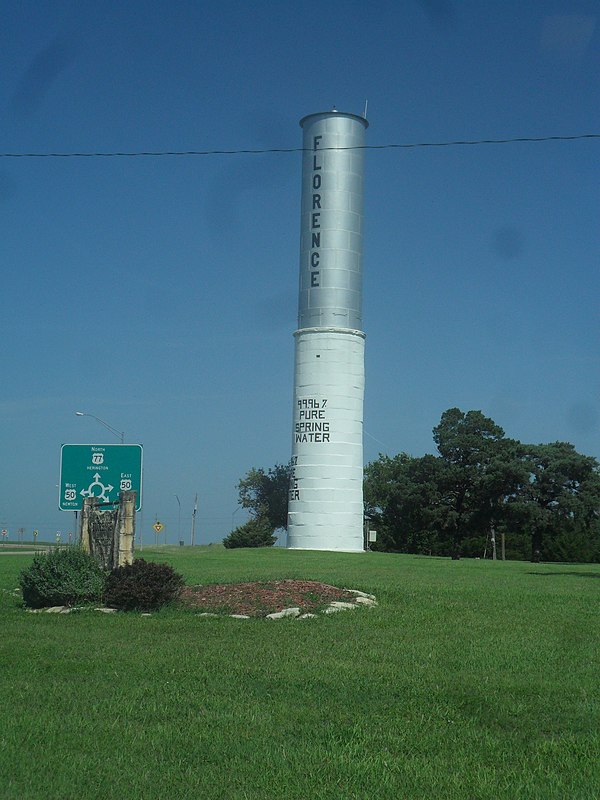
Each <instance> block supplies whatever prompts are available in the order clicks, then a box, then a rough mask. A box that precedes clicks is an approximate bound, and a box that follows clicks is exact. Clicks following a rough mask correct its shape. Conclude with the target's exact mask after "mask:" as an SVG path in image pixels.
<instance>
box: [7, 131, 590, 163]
mask: <svg viewBox="0 0 600 800" xmlns="http://www.w3.org/2000/svg"><path fill="white" fill-rule="evenodd" d="M581 139H600V133H580V134H576V135H574V136H518V137H514V138H511V139H471V140H469V139H462V140H461V139H458V140H455V141H451V142H411V143H399V144H367V145H362V146H359V147H323V148H321V149H322V150H409V149H415V148H419V147H464V146H474V145H486V144H515V143H523V142H525V143H537V142H573V141H577V140H581ZM303 152H305V148H302V147H267V148H263V149H256V150H251V149H245V150H140V151H134V152H119V151H115V152H93V153H75V152H69V153H0V158H143V157H153V158H157V157H162V156H234V155H264V154H267V153H303ZM306 152H312V151H308V150H307V151H306Z"/></svg>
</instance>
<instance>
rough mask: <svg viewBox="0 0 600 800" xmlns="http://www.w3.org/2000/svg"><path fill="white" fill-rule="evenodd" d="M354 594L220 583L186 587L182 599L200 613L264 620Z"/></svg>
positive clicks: (313, 584)
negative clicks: (294, 609)
mask: <svg viewBox="0 0 600 800" xmlns="http://www.w3.org/2000/svg"><path fill="white" fill-rule="evenodd" d="M355 599H356V598H355V596H354V595H353V594H352V592H347V591H344V590H343V589H338V588H337V587H336V586H329V585H328V584H326V583H319V582H318V581H294V580H283V581H266V582H255V583H221V584H216V585H214V586H186V587H185V588H184V589H183V590H182V592H181V595H180V600H181V601H182V602H183V603H184V604H185V605H187V606H191V607H193V608H197V609H198V610H199V611H208V612H212V613H215V614H246V615H247V616H249V617H265V616H266V615H267V614H271V613H273V612H274V611H282V610H283V609H284V608H292V607H294V606H297V607H299V608H300V609H301V610H302V611H303V612H308V611H318V610H320V609H322V608H324V607H326V606H327V605H329V603H331V601H332V600H345V601H351V600H355Z"/></svg>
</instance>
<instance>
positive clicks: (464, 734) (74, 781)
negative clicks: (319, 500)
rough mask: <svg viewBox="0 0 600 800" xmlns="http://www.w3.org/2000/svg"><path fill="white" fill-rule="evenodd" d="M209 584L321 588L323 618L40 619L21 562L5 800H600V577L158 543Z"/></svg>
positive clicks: (150, 553) (10, 617)
mask: <svg viewBox="0 0 600 800" xmlns="http://www.w3.org/2000/svg"><path fill="white" fill-rule="evenodd" d="M143 555H144V557H146V558H153V559H156V560H162V561H168V562H169V563H171V564H173V566H174V567H175V568H176V569H178V570H179V571H180V572H182V573H183V574H184V576H185V578H186V582H187V583H189V584H195V583H216V582H237V581H250V580H262V579H275V578H305V579H311V580H319V581H325V582H327V583H332V584H335V585H337V586H342V587H350V588H355V589H363V590H365V591H367V592H372V593H374V594H375V595H377V599H378V601H379V607H378V608H377V609H375V610H368V609H364V610H360V611H351V612H346V613H340V614H334V615H332V616H329V617H319V618H317V619H312V620H304V621H297V620H282V621H277V622H272V621H269V620H235V619H230V618H218V619H215V618H199V617H197V616H195V615H194V614H193V613H192V612H189V611H176V610H165V611H162V612H160V613H157V614H154V615H152V616H150V617H142V616H140V615H137V614H112V615H104V614H100V613H98V612H82V613H79V614H70V615H62V616H61V615H51V614H28V613H25V612H24V611H23V610H22V609H21V608H20V606H19V599H18V597H15V596H14V595H12V594H10V590H12V589H13V588H15V587H16V586H17V579H18V574H19V571H20V569H22V568H23V567H24V566H26V564H28V563H29V561H30V556H28V555H15V556H11V555H5V556H2V557H0V588H1V589H4V590H9V591H4V592H2V593H0V659H1V663H0V669H1V671H0V678H1V687H2V691H1V699H2V702H1V706H0V798H1V799H2V800H40V799H41V798H43V800H55V799H56V800H58V799H59V798H60V800H70V798H74V799H76V800H88V799H89V798H102V800H113V798H114V800H117V798H119V800H129V799H130V798H136V800H137V798H140V799H141V798H143V800H155V799H156V800H159V798H160V800H187V799H188V798H189V799H190V800H192V798H193V799H194V800H204V799H208V800H213V799H216V798H224V799H225V798H227V799H228V800H238V798H239V799H240V800H242V798H243V799H244V800H246V799H247V800H257V799H259V798H260V799H263V798H264V799H268V798H283V799H284V800H288V798H289V800H321V799H323V800H325V798H327V800H329V798H331V799H332V800H333V799H334V798H335V800H340V799H341V800H344V798H357V799H358V798H360V800H362V799H363V798H364V800H367V798H368V799H369V800H381V799H382V798H384V799H385V800H387V798H390V800H391V798H394V800H404V798H410V799H411V800H412V798H415V799H416V798H419V800H423V799H425V800H427V799H429V798H449V799H450V800H453V799H454V798H456V799H459V798H460V800H484V798H485V799H487V798H490V800H492V798H493V800H499V799H501V798H507V800H508V798H510V800H515V799H516V798H519V800H522V799H523V798H527V799H529V798H532V799H533V798H536V799H537V798H539V800H553V799H554V798H560V799H561V800H563V799H564V800H566V799H567V798H568V799H569V800H574V799H575V798H581V799H582V800H593V799H594V798H598V797H600V677H599V667H600V653H599V641H600V636H599V634H600V603H599V590H600V566H599V565H586V566H580V565H561V564H552V565H548V564H536V565H532V564H528V563H518V562H505V563H502V562H491V561H470V560H462V561H457V562H453V561H451V560H449V559H436V558H424V557H417V556H400V555H386V554H381V553H369V554H353V555H350V554H348V555H346V554H333V553H314V552H290V551H286V550H284V549H279V548H276V549H269V550H254V551H253V550H224V549H222V548H220V547H216V546H212V547H197V548H194V549H193V550H192V549H191V548H161V549H159V550H156V549H145V550H144V553H143Z"/></svg>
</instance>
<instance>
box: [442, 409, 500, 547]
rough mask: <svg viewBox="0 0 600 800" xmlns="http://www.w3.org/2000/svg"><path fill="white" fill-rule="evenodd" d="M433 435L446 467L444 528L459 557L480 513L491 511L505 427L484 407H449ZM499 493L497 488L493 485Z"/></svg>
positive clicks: (444, 477)
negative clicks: (477, 409) (487, 491)
mask: <svg viewBox="0 0 600 800" xmlns="http://www.w3.org/2000/svg"><path fill="white" fill-rule="evenodd" d="M433 439H434V441H435V443H436V445H437V449H438V452H439V454H440V457H441V459H442V460H443V462H444V464H445V467H446V469H445V470H444V472H443V476H442V481H441V484H440V486H439V489H440V491H441V493H442V496H443V501H442V507H443V519H442V529H443V530H444V531H446V532H447V533H448V534H449V535H450V537H451V539H452V557H453V558H459V557H460V547H461V541H462V539H463V538H464V536H465V535H466V534H467V533H468V532H469V531H470V529H471V528H472V525H473V523H475V522H476V520H477V517H478V516H479V517H480V520H481V517H482V516H483V515H484V511H485V512H486V513H487V512H490V513H491V511H492V507H493V506H494V505H495V501H494V500H492V501H491V502H490V497H489V493H486V490H489V489H490V483H491V476H492V474H494V473H495V474H496V476H497V477H496V480H497V478H499V477H500V474H501V472H502V470H500V469H499V468H498V462H499V460H501V453H502V451H503V444H502V442H503V440H504V431H503V430H502V428H501V427H500V426H499V425H496V423H495V422H494V421H493V420H492V419H490V418H489V417H486V416H484V415H483V414H482V412H481V411H467V412H466V413H464V412H463V411H461V410H460V409H459V408H450V409H448V410H447V411H444V413H443V414H442V417H441V420H440V423H439V425H437V426H436V427H435V428H434V429H433ZM494 493H495V494H497V493H498V489H497V488H495V489H494Z"/></svg>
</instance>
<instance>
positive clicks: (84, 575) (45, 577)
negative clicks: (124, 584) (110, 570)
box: [19, 545, 106, 608]
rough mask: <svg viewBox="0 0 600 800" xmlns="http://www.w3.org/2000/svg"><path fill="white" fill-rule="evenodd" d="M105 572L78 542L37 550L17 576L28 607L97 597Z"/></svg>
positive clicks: (96, 599) (99, 597) (94, 599)
mask: <svg viewBox="0 0 600 800" xmlns="http://www.w3.org/2000/svg"><path fill="white" fill-rule="evenodd" d="M105 580H106V574H105V573H104V571H103V570H102V568H101V567H100V565H99V564H98V562H97V561H96V559H95V558H94V557H93V556H92V555H90V554H89V553H87V552H86V551H85V550H82V549H81V547H79V546H78V545H73V546H72V547H60V548H58V547H57V548H55V549H53V550H50V551H49V552H48V553H38V554H37V555H35V556H34V557H33V561H32V562H31V564H30V566H29V567H27V569H24V570H23V571H22V572H21V574H20V576H19V584H20V586H21V591H22V592H23V600H24V602H25V605H27V606H29V607H31V608H44V607H46V606H66V605H74V604H76V603H84V602H88V601H99V600H100V599H101V597H102V592H103V590H104V581H105Z"/></svg>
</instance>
